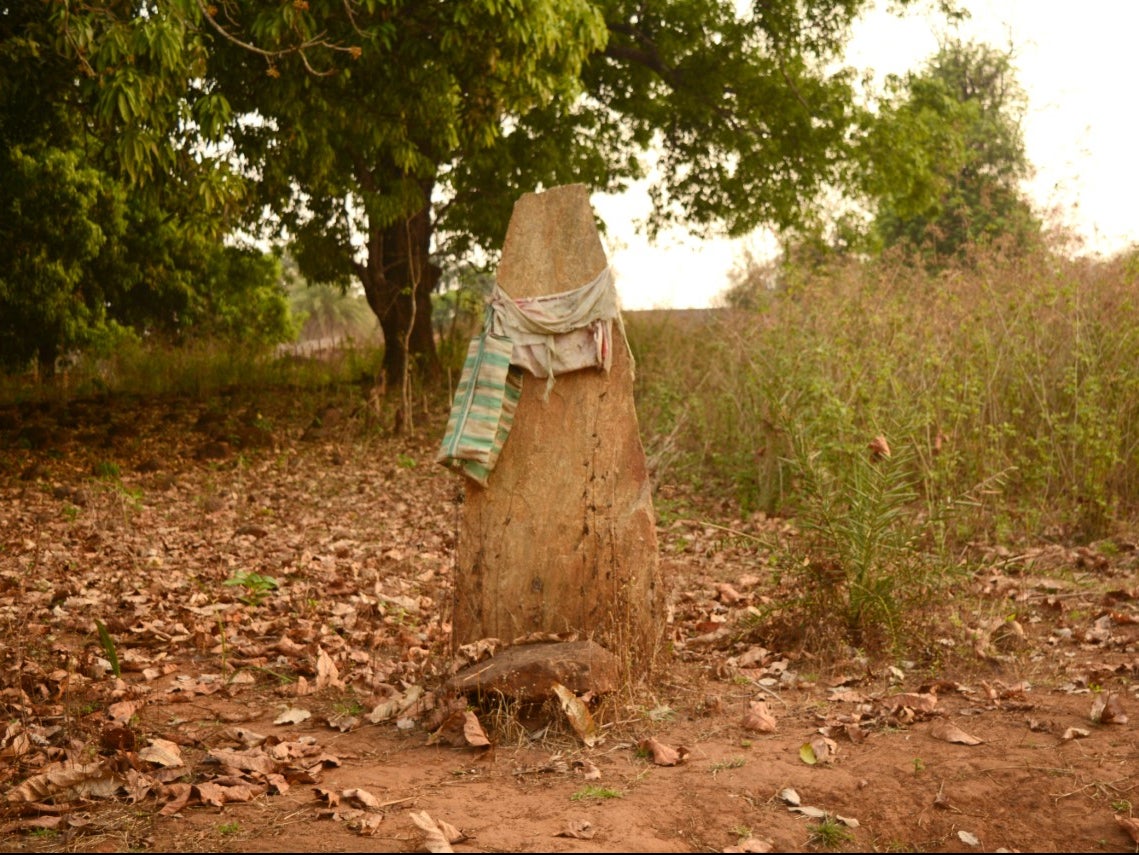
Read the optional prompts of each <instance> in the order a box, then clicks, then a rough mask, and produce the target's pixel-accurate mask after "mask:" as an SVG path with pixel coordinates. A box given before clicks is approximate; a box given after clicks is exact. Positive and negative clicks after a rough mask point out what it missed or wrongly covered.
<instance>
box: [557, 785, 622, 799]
mask: <svg viewBox="0 0 1139 855" xmlns="http://www.w3.org/2000/svg"><path fill="white" fill-rule="evenodd" d="M624 797H625V794H624V793H623V792H621V791H620V790H615V789H613V788H612V787H600V786H595V785H590V786H587V787H582V788H581V789H580V790H578V791H577V792H576V793H574V794H573V795H572V796H570V801H575V802H586V801H604V800H605V799H622V798H624Z"/></svg>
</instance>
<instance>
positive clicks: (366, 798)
mask: <svg viewBox="0 0 1139 855" xmlns="http://www.w3.org/2000/svg"><path fill="white" fill-rule="evenodd" d="M340 798H342V799H344V800H345V801H347V802H353V803H355V804H357V805H359V806H360V807H362V808H365V809H366V810H379V809H380V807H381V805H380V800H379V799H377V798H376V797H375V796H374V795H372V794H371V793H369V792H368V791H367V790H365V789H363V788H361V787H354V788H352V789H348V790H344V791H343V792H342V793H341V794H340ZM337 801H339V800H337ZM329 805H330V806H333V807H335V805H333V804H332V799H331V798H330V799H329Z"/></svg>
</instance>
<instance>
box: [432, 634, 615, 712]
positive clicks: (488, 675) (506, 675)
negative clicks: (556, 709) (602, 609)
mask: <svg viewBox="0 0 1139 855" xmlns="http://www.w3.org/2000/svg"><path fill="white" fill-rule="evenodd" d="M617 675H618V662H617V657H616V656H614V655H613V654H612V653H610V652H609V651H608V650H606V649H605V648H604V647H602V646H601V645H600V644H597V643H595V642H593V641H563V642H556V643H546V644H542V643H539V644H523V645H519V646H518V647H508V648H506V649H505V650H503V651H502V652H500V653H498V654H497V655H495V656H492V657H491V658H490V659H486V660H484V661H482V662H476V663H475V664H474V665H468V666H467V667H466V668H464V669H463V670H462V671H460V672H459V673H458V674H456V675H455V676H454V677H452V678H451V679H450V681H449V682H448V684H447V685H448V687H449V688H451V689H453V690H455V691H456V692H459V693H460V694H464V695H471V694H476V693H477V694H483V695H489V694H494V693H499V692H501V693H502V694H503V695H505V696H506V697H508V698H513V699H515V700H519V701H525V702H531V701H541V700H545V699H546V698H549V697H553V695H554V691H553V688H552V686H553V684H554V683H561V684H562V685H563V686H565V687H566V688H567V689H569V690H571V691H572V692H574V693H576V694H581V693H582V692H587V691H592V692H595V693H597V694H605V693H608V692H613V691H616V689H617V680H618V676H617Z"/></svg>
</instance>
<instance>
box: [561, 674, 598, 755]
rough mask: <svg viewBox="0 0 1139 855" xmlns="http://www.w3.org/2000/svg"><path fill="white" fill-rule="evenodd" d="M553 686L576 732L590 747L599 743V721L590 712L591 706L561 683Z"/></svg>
mask: <svg viewBox="0 0 1139 855" xmlns="http://www.w3.org/2000/svg"><path fill="white" fill-rule="evenodd" d="M551 688H552V689H553V690H554V694H556V695H557V696H558V699H559V700H560V701H561V702H562V711H563V712H564V713H565V715H566V718H567V719H568V720H569V723H570V726H571V727H572V728H573V730H574V733H576V734H577V735H578V737H580V739H581V741H582V742H584V743H585V744H586V745H587V746H588V747H590V748H593V747H594V746H595V745H597V744H598V743H599V742H600V741H601V736H600V734H599V733H598V731H597V723H596V722H594V720H593V716H592V715H590V713H589V707H587V706H586V705H585V704H584V703H583V702H582V700H581V699H580V698H579V697H578V696H577V695H575V694H574V693H573V692H571V691H570V690H569V689H567V688H566V687H565V686H563V685H562V684H561V683H554V684H553V686H552V687H551Z"/></svg>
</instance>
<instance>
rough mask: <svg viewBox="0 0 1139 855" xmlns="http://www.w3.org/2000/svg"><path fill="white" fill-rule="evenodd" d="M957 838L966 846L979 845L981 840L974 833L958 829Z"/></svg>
mask: <svg viewBox="0 0 1139 855" xmlns="http://www.w3.org/2000/svg"><path fill="white" fill-rule="evenodd" d="M957 838H958V839H959V840H960V841H961V842H962V843H964V844H965V845H966V846H980V845H981V841H980V840H978V839H977V836H976V835H975V834H972V833H971V832H968V831H958V832H957Z"/></svg>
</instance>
